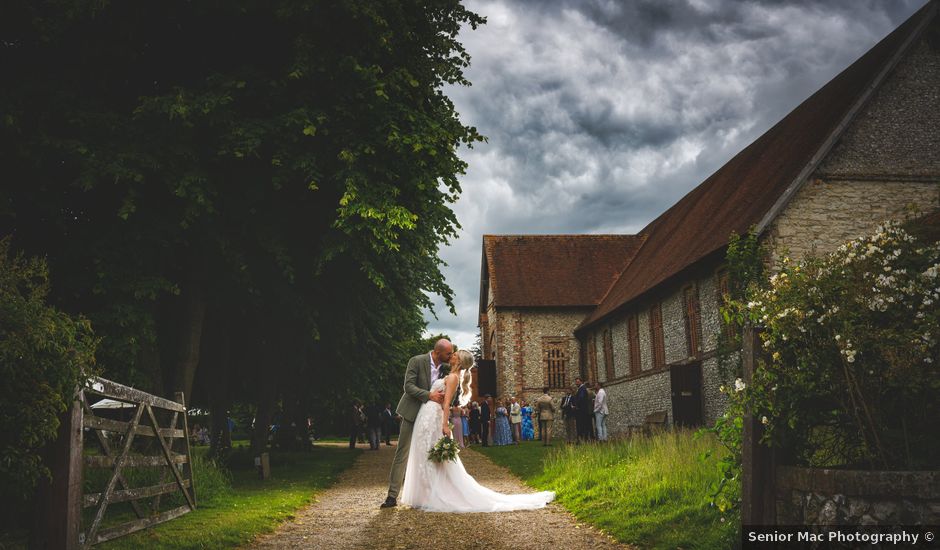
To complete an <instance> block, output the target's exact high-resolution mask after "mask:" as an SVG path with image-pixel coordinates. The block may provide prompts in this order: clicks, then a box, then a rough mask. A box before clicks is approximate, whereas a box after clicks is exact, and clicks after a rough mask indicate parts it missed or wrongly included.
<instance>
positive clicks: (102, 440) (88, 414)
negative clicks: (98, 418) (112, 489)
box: [80, 392, 146, 518]
mask: <svg viewBox="0 0 940 550" xmlns="http://www.w3.org/2000/svg"><path fill="white" fill-rule="evenodd" d="M80 398H81V402H82V407H83V408H84V410H85V416H84V418H82V425H83V426H88V423H87V422H86V420H87V419H89V418H95V412H94V411H93V410H92V409H91V407H90V406H88V400H87V399H85V392H81V396H80ZM122 424H124V425H125V430H126V429H127V428H128V427H129V426H127V423H126V422H122ZM94 432H95V435H96V436H98V443H99V444H100V445H101V450H102V451H104V454H106V455H107V456H110V457H113V456H114V453H112V452H111V445H109V444H108V439H107V438H106V437H105V436H104V434H103V433H102V432H101V430H94ZM83 450H84V446H83ZM118 483H120V484H121V489H130V485H129V484H128V483H127V480H126V479H124V474H123V473H122V474H121V475H120V476H118ZM131 508H133V509H134V513H135V514H137V517H139V518H143V517H146V514H145V513H144V511H143V510H142V509H141V508H140V505H139V504H137V502H131Z"/></svg>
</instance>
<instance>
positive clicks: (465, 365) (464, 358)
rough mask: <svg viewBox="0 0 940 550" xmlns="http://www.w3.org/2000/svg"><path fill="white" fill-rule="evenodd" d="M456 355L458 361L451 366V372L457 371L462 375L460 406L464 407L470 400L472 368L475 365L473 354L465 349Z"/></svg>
mask: <svg viewBox="0 0 940 550" xmlns="http://www.w3.org/2000/svg"><path fill="white" fill-rule="evenodd" d="M454 355H456V356H457V361H455V362H454V365H453V366H452V367H451V368H450V372H456V373H458V374H459V375H460V406H461V407H463V406H465V405H466V404H467V403H469V402H470V379H471V378H472V377H471V375H470V368H471V367H472V366H473V355H472V354H471V353H470V352H469V351H467V350H465V349H462V350H459V351H457V353H455V354H454Z"/></svg>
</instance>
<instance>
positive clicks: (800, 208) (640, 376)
mask: <svg viewBox="0 0 940 550" xmlns="http://www.w3.org/2000/svg"><path fill="white" fill-rule="evenodd" d="M938 12H940V1H938V0H932V1H931V2H929V3H928V4H927V5H926V6H925V7H924V8H922V9H921V10H920V11H919V12H918V13H916V14H915V15H914V16H912V17H911V18H910V19H909V20H908V21H906V22H905V23H903V24H902V25H901V26H900V27H898V28H897V29H896V30H895V31H894V32H892V33H891V34H889V35H888V36H887V37H886V38H884V39H883V40H882V41H881V42H879V43H878V44H877V45H876V46H875V47H874V48H872V49H871V50H870V51H868V52H867V53H866V54H865V55H864V56H862V57H861V58H860V59H858V60H857V61H856V62H855V63H853V64H852V65H851V66H849V67H848V68H847V69H845V70H844V71H843V72H842V73H840V74H839V75H838V76H836V77H835V78H834V79H833V80H831V81H830V82H829V83H828V84H826V85H825V86H823V87H822V88H821V89H820V90H818V91H817V92H816V93H814V94H813V95H812V96H810V97H809V98H808V99H806V100H805V101H804V102H803V103H802V104H800V105H799V106H798V107H797V108H796V109H794V110H793V111H792V112H790V113H789V114H788V115H787V116H786V117H784V118H783V119H782V120H781V121H780V122H778V123H777V124H776V125H775V126H773V127H772V128H771V129H770V130H768V131H767V132H766V133H764V134H763V135H762V136H760V137H759V138H758V139H757V140H756V141H754V142H753V143H751V144H750V145H749V146H748V147H746V148H745V149H744V150H742V151H741V152H740V153H738V154H737V155H736V156H735V157H734V158H732V159H731V160H730V161H728V163H727V164H725V165H724V166H722V167H721V168H720V169H719V170H718V171H716V172H715V173H714V174H712V175H711V176H710V177H709V178H708V179H706V180H705V181H704V182H702V183H701V184H700V185H698V186H697V187H695V188H694V189H693V190H692V191H690V192H689V193H688V194H687V195H686V196H685V197H683V198H682V199H681V200H679V202H677V203H676V204H674V205H673V206H672V207H671V208H669V209H668V210H666V211H665V212H664V213H662V214H661V215H660V216H659V217H658V218H656V219H655V220H653V221H652V222H651V223H650V224H649V225H647V226H646V227H645V228H643V229H642V230H641V231H640V232H639V233H638V234H636V235H485V236H484V238H483V257H482V270H481V281H480V307H479V326H480V330H481V333H482V339H483V356H484V358H485V359H488V360H493V361H495V376H496V393H497V397H500V398H502V397H508V396H510V395H514V396H517V397H525V398H527V399H529V400H532V399H534V398H536V397H537V396H538V395H539V394H540V393H541V388H542V387H544V386H549V387H551V388H552V389H553V393H554V395H555V396H556V397H559V396H560V395H561V394H562V393H563V388H564V387H566V386H570V385H571V384H572V383H573V381H574V377H575V376H578V375H581V376H583V377H584V378H586V379H588V380H592V381H593V380H599V381H602V382H604V383H605V385H606V387H607V391H608V395H609V400H610V417H609V419H608V425H609V427H610V430H611V431H612V432H617V431H625V430H627V428H628V427H629V426H636V425H640V424H642V423H643V421H644V419H645V418H646V416H647V415H649V414H652V413H656V412H666V413H667V417H668V422H669V423H685V424H691V425H695V424H701V423H710V422H712V421H713V420H714V419H715V418H716V416H717V415H719V414H720V413H721V412H722V410H723V408H724V402H723V397H722V394H721V393H720V392H719V391H718V388H719V386H720V385H721V384H726V383H727V381H725V380H723V379H722V377H721V375H720V373H719V371H718V368H717V358H716V346H717V341H718V338H717V336H718V334H719V332H720V331H721V330H724V329H723V326H722V322H721V319H720V313H719V305H720V303H721V300H722V294H723V292H724V290H723V289H725V288H726V286H727V284H728V280H727V275H726V273H725V271H724V266H723V264H724V258H725V253H726V249H727V245H728V239H729V236H730V235H731V234H732V233H737V234H745V233H747V232H748V230H749V229H750V228H756V230H757V231H758V232H759V235H760V238H761V240H762V241H763V243H764V244H765V245H766V246H767V248H768V250H769V252H770V257H771V258H770V259H772V258H775V257H778V256H780V255H781V254H783V253H784V252H786V253H788V254H789V255H790V256H791V257H793V258H795V259H799V258H801V257H804V256H806V255H807V254H811V253H813V254H823V253H826V252H829V251H832V250H834V249H835V248H836V247H838V246H839V245H840V244H841V243H843V242H845V241H847V240H850V239H853V238H856V237H859V236H861V235H864V234H867V233H869V232H872V231H873V230H874V229H875V227H876V226H877V225H878V224H879V223H881V222H882V221H884V220H885V219H891V218H902V217H905V216H906V215H907V213H908V212H909V211H910V210H911V209H912V208H914V209H916V211H919V212H921V213H923V214H927V213H930V212H933V211H936V210H937V209H938V208H940V16H938ZM558 424H560V423H556V425H558Z"/></svg>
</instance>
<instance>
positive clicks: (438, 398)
mask: <svg viewBox="0 0 940 550" xmlns="http://www.w3.org/2000/svg"><path fill="white" fill-rule="evenodd" d="M428 399H430V400H431V401H434V402H435V403H443V402H444V392H442V391H432V392H431V395H430V396H429V397H428Z"/></svg>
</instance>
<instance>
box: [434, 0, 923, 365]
mask: <svg viewBox="0 0 940 550" xmlns="http://www.w3.org/2000/svg"><path fill="white" fill-rule="evenodd" d="M467 4H468V7H470V9H472V10H474V11H476V12H478V13H480V14H482V15H485V16H486V17H487V18H488V23H487V24H486V25H485V26H483V27H481V28H480V29H479V30H477V31H473V32H471V31H469V30H468V31H467V32H465V33H463V34H462V35H461V40H462V41H463V43H464V45H465V46H466V47H467V50H468V51H469V53H470V54H471V55H472V56H473V60H472V66H471V67H470V69H469V70H468V71H467V76H468V78H469V79H470V81H471V82H473V86H471V87H468V88H450V89H448V90H447V93H448V95H449V96H450V97H451V98H452V99H453V100H454V103H455V105H456V106H457V109H458V111H459V112H460V113H461V116H462V118H463V119H464V121H465V122H467V123H469V124H472V125H474V126H476V127H477V128H478V129H479V130H480V131H481V132H482V133H483V134H485V135H486V136H488V138H489V142H488V143H486V144H481V145H478V146H477V147H475V148H474V149H472V150H466V151H463V152H462V156H463V158H464V159H465V160H466V161H467V162H468V163H469V169H468V171H467V174H466V175H465V176H464V177H463V178H462V185H463V189H464V193H463V196H462V197H461V199H460V201H459V202H458V203H457V204H456V205H455V209H456V212H457V215H458V218H459V219H460V223H461V224H462V226H463V230H462V231H461V233H460V237H459V238H458V239H457V240H456V241H455V242H453V243H452V244H451V245H450V246H449V247H447V248H445V249H444V250H443V251H442V257H443V258H444V260H445V261H446V262H447V263H448V264H449V266H448V267H447V268H446V269H445V275H446V277H447V280H448V283H449V284H450V286H451V288H453V289H454V291H455V294H456V307H457V310H458V315H457V316H453V315H450V314H449V313H447V312H446V310H445V309H444V308H443V306H442V305H440V302H439V301H438V304H439V305H438V307H437V308H436V309H437V311H438V315H439V319H437V320H435V319H433V317H431V316H430V315H427V316H426V317H427V319H428V320H429V329H430V330H431V331H434V332H438V331H443V332H447V333H449V334H451V335H452V336H453V337H454V338H455V340H456V341H457V342H458V344H461V345H465V346H466V345H469V344H470V343H471V342H472V339H473V335H474V334H475V333H476V323H477V319H476V314H477V304H478V300H479V295H478V289H479V276H480V255H481V247H482V235H483V234H484V233H632V232H636V231H638V230H640V229H642V228H643V227H644V226H645V225H646V224H647V223H649V222H650V221H651V220H653V219H654V218H655V217H656V216H658V215H659V214H661V213H662V212H663V211H664V210H665V209H666V208H668V207H669V206H670V205H672V204H673V203H675V202H676V201H677V200H678V199H679V198H681V197H682V196H683V195H684V194H685V193H687V192H688V191H690V190H691V189H692V188H694V187H695V186H696V185H698V184H699V183H701V182H702V181H703V180H704V179H705V178H706V177H708V175H709V174H711V173H712V172H713V171H715V170H716V169H718V168H719V167H720V166H721V165H722V164H724V163H725V162H727V160H728V159H730V158H731V157H732V156H733V155H734V154H736V153H737V152H738V151H740V150H741V149H743V148H744V147H745V146H747V145H748V144H749V143H750V142H752V141H753V140H754V139H755V138H757V137H758V136H759V135H760V134H761V133H763V132H764V131H766V130H767V129H768V128H770V127H771V126H772V125H773V124H774V123H775V122H777V121H778V120H779V119H780V118H781V117H783V116H784V115H786V114H787V113H788V112H789V111H790V110H792V109H793V108H794V107H796V106H797V105H798V104H799V103H800V102H801V101H803V100H804V99H805V98H807V97H808V96H809V95H810V94H812V93H813V92H814V91H816V90H817V89H818V88H820V87H821V86H822V85H823V84H825V83H826V82H827V81H829V80H830V79H831V78H832V77H834V76H835V75H836V74H838V72H840V71H841V70H842V69H844V68H845V67H847V66H848V65H849V64H850V63H851V62H852V61H854V60H855V59H857V58H858V57H859V56H860V55H862V54H863V53H864V52H865V51H867V50H868V49H869V48H871V47H872V46H873V45H874V44H875V43H877V42H878V40H880V39H881V38H882V37H884V36H885V35H886V34H887V33H888V32H890V31H891V30H892V29H894V28H895V27H897V25H899V24H900V23H901V22H903V21H904V20H905V19H906V18H907V17H909V16H910V15H911V14H913V13H914V12H915V11H916V10H917V9H918V8H919V7H920V6H922V5H923V4H924V0H826V1H824V2H823V1H808V0H788V1H772V0H764V1H751V2H741V1H731V0H633V1H613V0H541V1H537V2H536V1H532V0H528V1H524V0H471V1H468V2H467Z"/></svg>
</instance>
